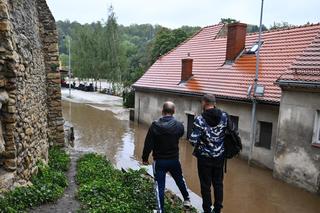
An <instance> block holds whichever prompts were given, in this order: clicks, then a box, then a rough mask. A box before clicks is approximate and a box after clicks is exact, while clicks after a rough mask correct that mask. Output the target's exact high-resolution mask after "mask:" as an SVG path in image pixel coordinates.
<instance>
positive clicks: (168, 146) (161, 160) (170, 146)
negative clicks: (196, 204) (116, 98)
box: [142, 102, 191, 212]
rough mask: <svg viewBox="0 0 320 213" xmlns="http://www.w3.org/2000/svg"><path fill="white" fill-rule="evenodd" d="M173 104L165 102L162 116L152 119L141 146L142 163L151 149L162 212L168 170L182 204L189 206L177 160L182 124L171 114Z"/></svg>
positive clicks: (182, 131)
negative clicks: (179, 193) (179, 194)
mask: <svg viewBox="0 0 320 213" xmlns="http://www.w3.org/2000/svg"><path fill="white" fill-rule="evenodd" d="M174 113H175V105H174V103H172V102H166V103H164V105H163V109H162V117H161V118H160V119H159V120H157V121H154V122H153V123H152V125H151V127H150V128H149V131H148V134H147V136H146V139H145V144H144V148H143V155H142V160H143V164H145V165H148V164H149V162H148V158H149V154H150V152H151V151H152V155H153V159H154V161H155V171H156V174H155V178H156V181H157V182H158V188H159V197H160V203H161V208H162V212H163V207H164V191H165V182H166V173H167V172H169V173H170V174H171V176H172V177H173V179H174V180H175V182H176V184H177V186H178V187H179V189H180V191H181V194H182V196H183V198H184V206H185V207H190V205H191V204H190V199H189V193H188V190H187V186H186V183H185V181H184V178H183V175H182V169H181V164H180V161H179V139H180V138H181V137H182V136H183V134H184V127H183V124H182V123H181V122H179V121H177V120H176V119H175V118H174V117H173V114H174Z"/></svg>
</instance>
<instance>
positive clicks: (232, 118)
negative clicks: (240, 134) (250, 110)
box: [229, 115, 240, 130]
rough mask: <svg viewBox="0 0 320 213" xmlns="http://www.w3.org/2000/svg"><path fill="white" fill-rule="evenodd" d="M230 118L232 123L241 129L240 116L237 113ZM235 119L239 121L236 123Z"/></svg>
mask: <svg viewBox="0 0 320 213" xmlns="http://www.w3.org/2000/svg"><path fill="white" fill-rule="evenodd" d="M229 117H230V120H231V121H232V123H233V124H234V126H235V127H236V129H237V130H239V120H240V116H237V115H229ZM235 120H236V121H237V122H236V123H235Z"/></svg>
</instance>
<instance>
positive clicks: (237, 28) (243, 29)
mask: <svg viewBox="0 0 320 213" xmlns="http://www.w3.org/2000/svg"><path fill="white" fill-rule="evenodd" d="M227 27H228V38H227V52H226V61H227V62H230V61H231V62H232V61H234V60H235V59H236V58H237V57H238V55H239V54H240V53H241V51H242V50H244V48H245V44H246V35H247V25H246V24H243V23H232V24H228V26H227Z"/></svg>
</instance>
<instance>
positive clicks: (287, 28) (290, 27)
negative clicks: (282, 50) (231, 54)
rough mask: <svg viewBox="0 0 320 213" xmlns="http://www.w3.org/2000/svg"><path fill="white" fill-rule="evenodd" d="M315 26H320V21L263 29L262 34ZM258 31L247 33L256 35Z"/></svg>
mask: <svg viewBox="0 0 320 213" xmlns="http://www.w3.org/2000/svg"><path fill="white" fill-rule="evenodd" d="M315 26H320V22H318V23H309V24H303V25H296V26H288V27H284V28H277V29H271V30H265V31H262V34H264V33H272V32H281V31H286V30H294V29H299V28H306V27H315ZM258 33H259V32H253V33H247V35H255V34H258Z"/></svg>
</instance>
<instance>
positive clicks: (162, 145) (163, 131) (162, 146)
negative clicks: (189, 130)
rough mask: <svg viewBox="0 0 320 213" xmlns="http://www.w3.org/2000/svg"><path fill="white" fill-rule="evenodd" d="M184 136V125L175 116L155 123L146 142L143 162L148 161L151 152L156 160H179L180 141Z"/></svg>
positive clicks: (166, 117)
mask: <svg viewBox="0 0 320 213" xmlns="http://www.w3.org/2000/svg"><path fill="white" fill-rule="evenodd" d="M183 134H184V127H183V124H182V123H181V122H179V121H177V120H176V119H175V118H174V117H173V116H165V117H162V118H160V119H159V120H158V121H154V122H153V123H152V125H151V126H150V128H149V131H148V134H147V136H146V139H145V142H144V148H143V154H142V160H143V161H147V160H148V158H149V154H150V152H151V151H152V155H153V158H154V159H179V139H180V138H181V137H182V136H183Z"/></svg>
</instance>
